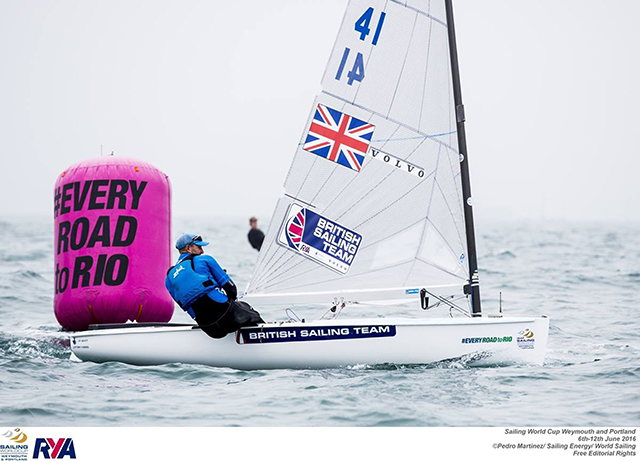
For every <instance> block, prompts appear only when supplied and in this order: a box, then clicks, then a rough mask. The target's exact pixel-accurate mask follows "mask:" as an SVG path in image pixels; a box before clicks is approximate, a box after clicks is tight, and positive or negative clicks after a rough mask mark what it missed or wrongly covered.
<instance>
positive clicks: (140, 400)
mask: <svg viewBox="0 0 640 461" xmlns="http://www.w3.org/2000/svg"><path fill="white" fill-rule="evenodd" d="M174 231H175V232H174V234H178V233H180V232H184V231H187V232H197V233H200V234H202V235H203V236H204V237H205V238H206V239H209V240H210V241H211V242H212V243H211V245H210V246H208V247H207V248H206V250H207V252H208V253H209V254H212V255H213V256H214V257H216V259H218V261H219V262H220V263H221V265H222V266H223V267H225V268H226V269H227V270H228V271H229V274H230V275H231V276H232V278H233V279H234V280H235V281H236V282H237V284H238V285H239V286H240V287H243V286H245V285H246V282H247V281H248V279H249V277H250V275H251V272H252V270H253V266H254V264H255V261H256V257H257V252H256V251H255V250H253V249H252V248H251V247H250V246H249V242H248V241H247V237H246V233H247V231H248V226H247V223H246V222H245V220H244V219H225V220H219V219H217V220H214V219H211V220H207V219H203V218H198V219H189V220H187V219H182V220H179V219H176V220H175V221H174ZM0 248H2V249H3V251H2V254H0V316H1V319H2V320H1V322H0V384H1V388H2V392H0V426H7V427H20V426H192V425H193V426H222V425H224V426H227V425H229V426H524V425H526V426H621V425H634V426H637V425H639V424H640V410H639V409H640V395H639V394H640V393H639V389H640V341H639V338H640V320H639V315H638V314H639V312H640V295H639V288H640V225H638V224H636V225H631V224H625V225H620V224H586V223H568V222H564V223H534V222H527V223H508V224H505V223H501V224H498V223H489V224H485V223H482V226H480V225H479V226H478V253H479V254H478V257H479V262H480V279H481V290H482V296H483V301H484V305H483V307H484V310H485V311H486V312H492V313H497V312H498V309H499V299H500V293H501V292H502V308H503V310H504V312H505V313H506V314H510V315H535V316H539V315H547V316H549V317H550V318H551V328H550V333H549V344H548V350H547V355H546V360H545V363H544V365H543V366H513V365H512V366H488V365H484V364H483V363H482V361H481V360H474V359H473V358H471V359H469V358H467V359H461V360H452V361H447V362H442V363H436V364H431V365H421V366H395V365H388V366H378V367H370V366H354V367H346V368H332V369H324V370H272V371H237V370H232V369H221V368H211V367H207V366H199V365H182V364H171V365H163V366H151V367H138V366H132V365H126V364H122V363H103V364H96V363H78V362H73V361H71V360H70V350H69V339H68V337H67V335H66V334H65V332H64V331H62V330H61V328H60V327H59V325H58V324H57V322H56V320H55V318H54V316H53V280H54V270H53V223H52V220H51V219H46V218H42V219H36V218H29V219H27V218H15V219H7V218H5V219H2V220H0ZM328 307H329V306H327V308H328ZM325 310H326V309H324V308H320V309H319V308H317V307H316V308H311V307H301V308H299V309H295V313H296V314H297V315H298V316H300V317H303V318H306V319H309V320H312V319H317V318H318V317H320V316H321V315H322V314H324V313H325ZM260 311H261V314H262V315H263V317H264V318H265V319H267V320H286V319H287V314H286V313H285V311H284V310H283V309H278V308H273V309H260ZM437 314H438V315H441V316H447V315H449V312H448V310H446V309H443V310H442V311H441V312H439V313H437ZM342 315H343V316H345V317H349V316H352V317H365V316H371V315H374V316H402V317H408V318H417V317H420V316H421V315H424V314H423V312H422V311H421V310H420V308H419V306H417V305H416V306H405V307H404V308H403V309H402V310H401V311H400V312H398V310H397V309H395V308H391V307H387V306H358V307H347V309H346V310H345V311H344V313H343V314H342ZM188 320H189V319H188V317H187V316H186V314H185V313H183V312H182V311H180V310H177V311H176V313H175V314H174V317H173V321H177V322H185V321H188Z"/></svg>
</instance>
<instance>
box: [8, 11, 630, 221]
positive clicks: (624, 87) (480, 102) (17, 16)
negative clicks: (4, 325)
mask: <svg viewBox="0 0 640 461" xmlns="http://www.w3.org/2000/svg"><path fill="white" fill-rule="evenodd" d="M345 7H346V0H330V1H326V0H325V1H322V2H318V1H302V0H299V1H280V2H263V1H232V2H216V1H213V0H210V1H185V2H168V1H157V0H154V1H137V0H133V1H129V0H127V1H123V0H115V1H109V2H107V1H91V2H87V1H81V0H67V1H46V2H43V1H31V0H29V1H19V2H18V1H11V0H0V65H1V71H0V155H1V160H0V162H1V163H0V166H1V170H2V172H3V174H4V177H3V180H2V181H1V182H0V193H1V194H2V197H3V200H2V202H0V216H6V215H14V214H28V215H48V214H50V213H51V210H52V189H53V184H54V182H55V180H56V177H57V175H58V174H59V173H60V172H62V171H63V170H64V169H65V168H66V167H68V166H70V165H71V164H73V163H76V162H78V161H80V160H82V159H85V158H89V157H94V156H99V155H100V146H101V145H102V146H103V152H104V153H105V155H106V154H108V153H110V152H111V151H115V155H117V156H122V157H134V158H139V159H142V160H145V161H148V162H150V163H152V164H154V165H155V166H156V167H158V168H159V169H161V170H162V171H164V172H165V173H167V174H168V175H169V177H170V178H171V181H172V185H173V210H174V214H175V215H193V214H202V215H203V216H205V217H206V216H210V217H211V218H212V219H215V217H216V216H221V215H224V216H229V215H237V216H248V215H251V214H257V215H258V216H260V217H262V218H264V219H267V218H268V217H269V216H270V214H271V211H272V210H273V206H274V205H275V201H276V199H277V198H278V197H279V196H280V195H281V193H282V184H283V182H284V178H285V175H286V173H287V170H288V167H289V164H290V161H291V158H292V156H293V153H294V151H295V148H296V145H297V143H298V142H299V140H300V136H301V133H302V130H303V128H304V124H305V121H306V119H307V116H308V113H309V111H310V110H311V106H312V104H313V99H314V96H315V94H316V93H317V92H318V91H319V90H320V79H321V77H322V74H323V72H324V67H325V65H326V63H327V59H328V57H329V54H330V52H331V49H332V47H333V44H334V40H335V37H336V34H337V31H338V28H339V26H340V22H341V20H342V15H343V13H344V9H345ZM454 7H455V13H456V27H457V32H458V48H459V54H460V65H461V76H462V86H463V97H464V102H465V106H466V113H467V140H468V147H469V160H470V167H471V181H472V189H473V193H474V205H475V213H476V217H477V218H478V219H479V220H482V219H500V218H502V219H510V218H531V219H543V218H544V219H555V218H562V219H576V218H577V219H586V220H615V221H625V220H633V221H640V192H639V190H640V188H639V187H638V185H637V179H636V176H637V175H638V172H639V171H640V160H639V155H638V154H639V149H638V147H637V141H636V140H635V136H634V134H635V132H636V131H637V130H638V126H640V115H638V111H637V109H636V106H637V105H638V102H639V101H640V97H639V93H640V90H639V89H638V82H639V81H640V65H639V64H638V59H637V50H638V45H639V44H640V30H639V29H638V28H637V27H636V25H635V23H634V21H635V20H636V18H637V17H639V16H640V3H638V2H637V1H634V0H625V1H623V0H614V1H611V2H606V3H603V2H595V1H585V0H571V1H569V0H561V1H558V0H555V1H550V0H543V1H537V2H524V1H507V0H503V1H479V0H454Z"/></svg>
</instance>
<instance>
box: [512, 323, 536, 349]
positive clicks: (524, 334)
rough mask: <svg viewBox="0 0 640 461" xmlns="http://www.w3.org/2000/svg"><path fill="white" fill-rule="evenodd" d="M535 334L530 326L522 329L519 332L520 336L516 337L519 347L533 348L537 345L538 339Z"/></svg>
mask: <svg viewBox="0 0 640 461" xmlns="http://www.w3.org/2000/svg"><path fill="white" fill-rule="evenodd" d="M533 336H534V334H533V331H531V330H529V329H528V328H526V329H524V330H522V331H520V332H519V333H518V337H517V338H516V342H517V343H518V347H519V348H520V349H533V348H534V347H535V345H536V340H535V338H534V337H533Z"/></svg>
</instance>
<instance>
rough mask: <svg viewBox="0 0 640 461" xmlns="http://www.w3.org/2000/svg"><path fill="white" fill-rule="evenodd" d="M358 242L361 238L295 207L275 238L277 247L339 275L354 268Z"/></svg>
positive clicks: (316, 215)
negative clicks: (303, 257)
mask: <svg viewBox="0 0 640 461" xmlns="http://www.w3.org/2000/svg"><path fill="white" fill-rule="evenodd" d="M361 242H362V236H361V235H360V234H357V233H356V232H353V231H352V230H349V229H347V228H346V227H344V226H342V225H340V224H338V223H336V222H334V221H332V220H330V219H328V218H325V217H324V216H321V215H319V214H318V213H315V212H313V211H311V210H309V209H308V208H305V207H303V206H301V205H298V204H297V203H293V204H291V207H289V212H288V213H287V216H286V218H285V220H284V224H283V226H282V228H281V229H280V233H279V234H278V243H279V244H280V245H282V246H285V247H287V248H289V249H291V250H293V251H295V252H296V253H299V254H301V255H302V256H306V257H307V258H309V259H311V260H313V261H315V262H317V263H319V264H322V265H324V266H326V267H328V268H330V269H333V270H334V271H336V272H339V273H341V274H346V273H347V271H348V270H349V268H350V267H351V264H353V260H354V259H355V257H356V254H357V253H358V248H359V247H360V243H361Z"/></svg>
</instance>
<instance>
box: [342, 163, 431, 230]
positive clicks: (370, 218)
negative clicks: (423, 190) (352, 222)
mask: <svg viewBox="0 0 640 461" xmlns="http://www.w3.org/2000/svg"><path fill="white" fill-rule="evenodd" d="M433 174H434V173H429V175H427V176H425V177H424V178H422V180H421V181H420V182H419V183H417V184H416V185H415V186H413V187H412V188H411V189H409V190H408V191H407V192H405V193H404V194H402V195H401V196H400V197H398V198H397V199H396V200H395V201H393V202H391V203H390V204H389V205H387V206H386V207H384V208H382V209H381V210H380V211H378V212H377V213H376V214H374V215H372V216H370V217H369V218H367V219H365V220H364V221H362V222H361V223H360V224H358V225H356V226H354V227H353V228H354V229H357V228H359V227H360V226H362V225H363V224H365V223H366V222H369V221H371V220H372V219H373V218H375V217H376V216H378V215H379V214H380V213H382V212H384V211H386V210H388V209H389V208H390V207H391V206H392V205H394V204H396V203H398V202H399V201H400V200H402V199H403V198H405V197H406V196H407V195H409V194H410V193H411V192H413V191H414V190H416V189H417V188H418V187H420V186H422V185H423V184H424V182H425V181H426V180H427V179H428V178H430V177H431V176H432V175H433Z"/></svg>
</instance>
